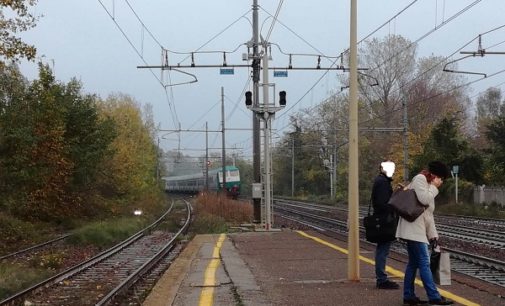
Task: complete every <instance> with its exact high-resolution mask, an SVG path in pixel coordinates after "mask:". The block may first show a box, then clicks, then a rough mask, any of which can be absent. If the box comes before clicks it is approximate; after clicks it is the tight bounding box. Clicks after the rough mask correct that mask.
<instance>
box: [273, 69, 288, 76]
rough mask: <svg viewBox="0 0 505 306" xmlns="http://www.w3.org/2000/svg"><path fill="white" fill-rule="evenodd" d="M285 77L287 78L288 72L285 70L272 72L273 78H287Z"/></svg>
mask: <svg viewBox="0 0 505 306" xmlns="http://www.w3.org/2000/svg"><path fill="white" fill-rule="evenodd" d="M287 76H288V72H287V71H285V70H282V71H276V70H274V77H287Z"/></svg>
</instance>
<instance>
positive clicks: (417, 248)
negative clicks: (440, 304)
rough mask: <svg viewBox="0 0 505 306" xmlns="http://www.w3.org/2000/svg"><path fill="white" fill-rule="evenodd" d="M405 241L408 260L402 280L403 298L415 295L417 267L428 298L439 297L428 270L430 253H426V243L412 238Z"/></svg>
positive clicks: (410, 297)
mask: <svg viewBox="0 0 505 306" xmlns="http://www.w3.org/2000/svg"><path fill="white" fill-rule="evenodd" d="M406 241H407V252H408V253H409V262H408V263H407V268H406V269H405V279H404V281H403V298H404V299H414V298H415V297H416V294H415V292H414V289H415V287H414V286H415V285H414V280H415V279H416V274H417V269H419V274H420V277H421V281H422V282H423V286H424V289H425V290H426V295H427V296H428V299H429V300H439V299H441V296H440V293H438V290H437V286H436V285H435V282H434V281H433V275H432V274H431V270H430V255H429V253H428V244H427V243H424V242H419V241H412V240H406Z"/></svg>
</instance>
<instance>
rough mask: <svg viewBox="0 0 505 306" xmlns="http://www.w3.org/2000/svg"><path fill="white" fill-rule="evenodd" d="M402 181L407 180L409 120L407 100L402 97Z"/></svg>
mask: <svg viewBox="0 0 505 306" xmlns="http://www.w3.org/2000/svg"><path fill="white" fill-rule="evenodd" d="M402 106H403V181H404V182H407V181H408V180H409V137H408V136H409V134H408V129H409V121H408V112H407V100H406V98H403V103H402Z"/></svg>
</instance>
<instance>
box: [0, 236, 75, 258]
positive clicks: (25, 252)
mask: <svg viewBox="0 0 505 306" xmlns="http://www.w3.org/2000/svg"><path fill="white" fill-rule="evenodd" d="M70 235H71V234H66V235H63V236H60V237H58V238H55V239H51V240H48V241H45V242H42V243H39V244H36V245H33V246H31V247H28V248H26V249H22V250H19V251H16V252H13V253H10V254H6V255H3V256H0V260H3V259H8V258H12V257H15V256H19V255H22V254H27V253H30V252H33V251H36V250H40V249H42V248H45V247H48V246H50V245H53V244H55V243H58V242H60V241H62V240H64V239H66V238H68V237H69V236H70Z"/></svg>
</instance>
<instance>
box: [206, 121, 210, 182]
mask: <svg viewBox="0 0 505 306" xmlns="http://www.w3.org/2000/svg"><path fill="white" fill-rule="evenodd" d="M207 191H209V124H208V123H207V121H205V192H207Z"/></svg>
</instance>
